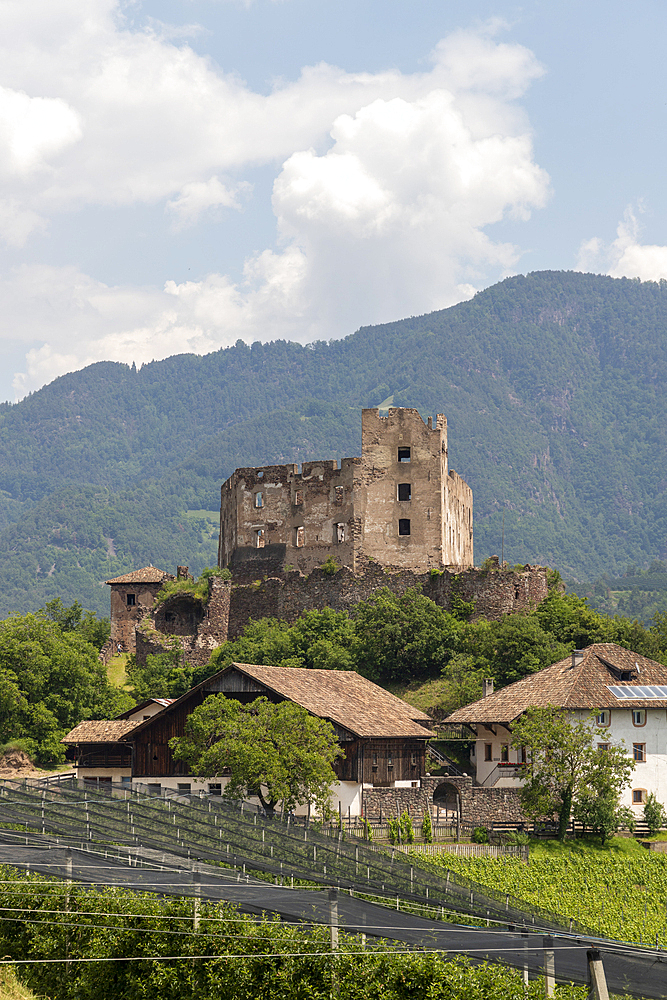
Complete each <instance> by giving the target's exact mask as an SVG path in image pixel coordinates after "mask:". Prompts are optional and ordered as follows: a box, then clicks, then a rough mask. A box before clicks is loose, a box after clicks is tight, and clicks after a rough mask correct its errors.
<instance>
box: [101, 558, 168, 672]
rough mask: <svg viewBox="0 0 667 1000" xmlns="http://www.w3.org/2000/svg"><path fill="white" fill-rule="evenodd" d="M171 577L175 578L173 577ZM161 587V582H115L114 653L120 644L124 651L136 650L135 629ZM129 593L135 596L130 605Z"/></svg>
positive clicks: (113, 586)
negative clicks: (128, 601)
mask: <svg viewBox="0 0 667 1000" xmlns="http://www.w3.org/2000/svg"><path fill="white" fill-rule="evenodd" d="M167 579H169V577H168V578H167ZM170 579H172V580H173V577H171V578H170ZM161 588H162V584H161V583H114V584H113V585H112V587H111V642H112V643H113V654H115V653H116V651H117V648H118V645H119V644H120V646H121V648H122V650H123V652H124V653H134V652H136V646H135V637H134V636H135V629H136V627H137V625H138V624H139V622H140V621H141V620H142V618H143V617H144V615H145V614H146V612H147V611H150V610H151V609H152V607H153V605H154V603H155V598H156V597H157V595H158V593H159V591H160V589H161ZM128 594H129V595H130V596H131V597H133V598H134V604H130V605H128V603H127V599H128ZM113 654H112V655H113Z"/></svg>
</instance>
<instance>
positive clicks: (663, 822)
mask: <svg viewBox="0 0 667 1000" xmlns="http://www.w3.org/2000/svg"><path fill="white" fill-rule="evenodd" d="M644 820H645V822H646V825H647V826H648V832H649V834H650V836H651V837H655V835H656V833H659V832H660V831H661V830H664V828H665V827H666V826H667V814H666V813H665V807H664V806H663V804H662V803H661V802H658V799H657V798H656V796H655V795H654V794H653V792H649V793H648V795H647V796H646V805H645V806H644Z"/></svg>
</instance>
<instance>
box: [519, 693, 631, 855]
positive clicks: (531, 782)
mask: <svg viewBox="0 0 667 1000" xmlns="http://www.w3.org/2000/svg"><path fill="white" fill-rule="evenodd" d="M596 740H604V741H605V745H607V746H608V749H606V750H598V749H597V747H596V746H595V744H594V741H596ZM608 740H609V736H608V733H607V730H606V729H602V728H600V727H596V726H593V725H592V723H591V721H590V720H588V721H586V722H578V721H576V720H574V719H572V718H568V716H567V714H566V713H565V712H563V711H562V710H561V709H560V708H558V707H556V706H553V705H549V706H547V707H546V708H530V709H528V711H527V712H525V713H524V714H523V715H522V716H521V717H520V718H519V719H518V720H516V721H515V722H514V723H513V725H512V746H513V747H516V748H517V749H519V748H525V749H526V751H527V764H526V778H525V782H524V785H523V786H522V788H521V790H520V792H519V794H520V796H521V801H522V804H523V808H524V811H525V812H526V813H527V815H529V816H532V817H533V818H535V819H538V818H543V817H551V816H553V815H554V814H557V815H558V836H559V839H560V840H564V839H565V834H566V832H567V826H568V823H569V821H570V814H571V812H572V806H573V803H574V804H575V807H576V809H577V811H578V813H579V816H580V817H586V818H587V819H586V820H583V819H582V822H583V821H588V822H589V824H590V825H591V826H593V828H594V829H596V830H597V831H598V833H599V834H600V837H601V839H602V840H603V842H604V841H605V840H607V839H608V837H609V836H611V835H612V834H613V833H615V832H616V830H617V829H618V826H619V823H620V821H619V819H618V816H617V810H618V805H619V797H620V793H621V791H622V789H623V788H624V787H625V785H627V784H628V782H629V780H630V775H631V774H632V771H633V770H634V761H633V760H632V759H631V758H630V757H629V756H628V754H627V752H626V750H625V746H624V744H623V743H622V742H621V744H620V745H614V744H610V743H609V742H608ZM614 824H616V825H614Z"/></svg>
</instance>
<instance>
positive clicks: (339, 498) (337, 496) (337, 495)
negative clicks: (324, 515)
mask: <svg viewBox="0 0 667 1000" xmlns="http://www.w3.org/2000/svg"><path fill="white" fill-rule="evenodd" d="M344 499H345V487H344V486H337V487H336V489H335V492H334V503H342V502H343V500H344Z"/></svg>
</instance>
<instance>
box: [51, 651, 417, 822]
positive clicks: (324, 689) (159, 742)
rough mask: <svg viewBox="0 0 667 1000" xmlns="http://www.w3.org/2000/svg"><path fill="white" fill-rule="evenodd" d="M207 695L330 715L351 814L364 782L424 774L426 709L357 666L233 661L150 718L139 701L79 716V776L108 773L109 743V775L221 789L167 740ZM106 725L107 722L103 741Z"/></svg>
mask: <svg viewBox="0 0 667 1000" xmlns="http://www.w3.org/2000/svg"><path fill="white" fill-rule="evenodd" d="M210 694H223V695H225V696H226V697H229V698H235V699H236V700H237V701H240V702H241V703H243V704H248V703H249V702H251V701H254V699H255V698H258V697H260V696H262V695H263V696H264V697H266V698H268V699H269V700H270V701H272V702H279V701H284V700H289V701H292V702H295V703H296V704H298V705H301V706H302V707H303V708H305V709H306V710H307V711H309V712H311V713H312V714H313V715H315V716H318V717H319V718H323V719H327V720H328V721H329V722H331V724H332V725H333V727H334V729H335V732H336V735H337V737H338V740H339V742H340V745H341V747H342V749H343V751H344V756H343V757H341V758H340V759H339V761H338V762H337V764H336V766H335V771H336V775H337V777H338V784H337V798H336V803H335V805H336V808H338V806H340V808H341V809H342V810H343V811H344V812H346V813H347V812H348V810H349V811H350V814H351V815H352V816H355V815H358V814H359V813H360V812H361V809H362V798H363V789H364V787H366V788H369V789H370V788H378V787H381V788H390V787H393V788H412V787H419V782H420V779H421V777H422V776H423V775H424V773H425V769H426V743H427V741H428V740H429V739H430V738H431V737H432V735H433V734H432V732H431V730H430V729H429V726H430V724H431V720H430V719H429V717H428V716H427V715H425V714H424V713H423V712H420V711H419V710H418V709H415V708H413V707H412V706H411V705H408V704H407V702H404V701H402V700H401V699H400V698H396V697H395V696H394V695H392V694H389V692H387V691H385V690H384V689H383V688H381V687H378V685H377V684H373V683H372V682H371V681H369V680H366V679H365V678H364V677H361V676H360V675H359V674H357V673H355V672H354V671H343V670H308V669H306V668H299V667H272V666H265V665H258V664H249V663H233V664H231V665H230V666H228V667H226V668H225V669H224V670H221V671H219V672H218V673H217V674H214V675H213V676H212V677H209V678H208V679H207V680H205V681H202V683H201V684H198V685H197V686H196V687H194V688H192V689H191V690H190V691H188V692H186V693H185V694H184V695H182V697H180V698H178V699H177V700H175V701H173V702H171V703H165V704H163V705H161V707H160V709H159V710H157V711H155V710H153V711H152V713H151V715H150V717H148V718H146V717H145V715H146V713H145V712H143V711H142V710H141V709H140V707H139V706H137V707H136V708H135V709H132V711H131V713H125V714H124V717H123V718H122V719H118V720H112V721H110V722H84V723H81V724H80V725H79V726H77V727H76V729H73V730H72V732H71V733H69V734H68V735H67V736H66V737H65V739H64V740H63V742H64V743H66V744H67V745H68V757H69V759H72V760H73V761H75V762H76V765H77V774H78V775H79V776H80V777H82V778H85V779H86V780H93V781H99V780H100V779H102V780H104V779H105V778H106V780H109V778H110V771H111V767H110V765H106V764H104V763H103V760H104V759H105V747H106V748H107V750H106V753H107V758H108V759H109V760H111V759H113V761H114V766H113V772H114V781H127V782H132V783H136V784H141V785H146V786H149V788H151V789H152V791H154V792H155V793H156V794H157V793H159V792H160V791H162V789H167V788H169V789H173V790H177V791H181V792H182V793H184V794H187V793H193V792H204V793H209V794H220V793H221V791H222V788H223V787H224V785H225V783H226V779H225V776H224V775H222V776H220V778H218V779H217V780H214V781H210V780H208V779H198V778H195V777H192V776H191V775H190V774H189V773H188V771H187V768H186V767H185V766H184V765H183V764H182V763H180V762H175V761H174V759H173V757H172V754H171V750H170V748H169V740H171V739H172V738H173V737H174V736H182V735H183V732H184V728H185V722H186V719H187V717H188V715H189V714H190V713H191V712H192V711H193V710H194V709H195V708H196V707H197V706H198V705H201V704H202V702H203V701H204V700H205V699H206V698H207V697H208V695H210ZM157 701H159V699H157ZM162 701H164V702H166V701H167V700H166V699H163V700H162ZM141 715H143V716H144V717H143V718H140V716H141ZM104 727H110V728H109V730H108V732H109V737H110V738H109V740H108V742H106V743H105V741H104V739H103V736H104V732H105V730H104ZM116 729H117V731H116ZM93 738H94V740H95V743H94V746H95V753H94V757H91V754H90V749H89V750H88V751H86V750H85V748H86V747H87V748H91V747H92V744H91V743H90V741H91V740H92V739H93ZM84 741H86V742H84ZM119 753H120V754H121V755H122V754H123V753H126V754H127V757H126V760H127V764H126V766H125V767H124V768H121V769H119V768H118V766H117V762H118V759H119Z"/></svg>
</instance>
